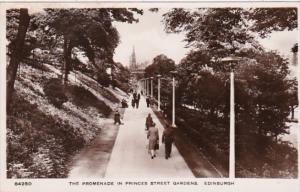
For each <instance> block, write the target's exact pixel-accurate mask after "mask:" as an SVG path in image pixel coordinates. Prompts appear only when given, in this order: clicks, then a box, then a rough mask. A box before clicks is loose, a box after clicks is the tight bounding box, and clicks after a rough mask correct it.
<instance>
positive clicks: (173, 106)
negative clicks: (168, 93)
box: [171, 71, 177, 128]
mask: <svg viewBox="0 0 300 192" xmlns="http://www.w3.org/2000/svg"><path fill="white" fill-rule="evenodd" d="M171 74H172V75H173V79H172V85H173V86H172V87H173V90H172V127H173V128H175V127H176V125H175V75H176V74H177V72H176V71H171Z"/></svg>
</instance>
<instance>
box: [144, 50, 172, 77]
mask: <svg viewBox="0 0 300 192" xmlns="http://www.w3.org/2000/svg"><path fill="white" fill-rule="evenodd" d="M174 69H175V62H174V61H173V60H172V59H170V58H168V57H167V56H165V55H163V54H162V55H158V56H156V57H155V58H154V59H153V61H152V64H151V65H149V66H148V67H146V69H145V76H146V77H153V76H155V75H156V74H160V75H170V74H169V72H170V71H172V70H174Z"/></svg>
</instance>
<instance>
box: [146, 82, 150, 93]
mask: <svg viewBox="0 0 300 192" xmlns="http://www.w3.org/2000/svg"><path fill="white" fill-rule="evenodd" d="M149 80H150V79H149V78H147V96H148V95H150V81H149Z"/></svg>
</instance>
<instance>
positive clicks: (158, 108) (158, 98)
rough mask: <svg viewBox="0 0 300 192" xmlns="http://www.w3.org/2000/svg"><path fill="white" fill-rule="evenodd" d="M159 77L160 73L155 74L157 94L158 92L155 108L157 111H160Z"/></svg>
mask: <svg viewBox="0 0 300 192" xmlns="http://www.w3.org/2000/svg"><path fill="white" fill-rule="evenodd" d="M160 77H161V75H157V89H158V90H157V94H158V96H157V100H158V102H157V110H158V111H160Z"/></svg>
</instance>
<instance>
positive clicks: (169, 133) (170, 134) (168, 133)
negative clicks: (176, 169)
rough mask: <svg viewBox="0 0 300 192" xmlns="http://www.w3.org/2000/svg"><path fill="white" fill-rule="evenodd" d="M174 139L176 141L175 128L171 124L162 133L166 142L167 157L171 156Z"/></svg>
mask: <svg viewBox="0 0 300 192" xmlns="http://www.w3.org/2000/svg"><path fill="white" fill-rule="evenodd" d="M173 141H174V130H173V128H172V127H171V126H170V125H167V127H166V128H165V130H164V132H163V135H162V143H165V158H166V159H168V158H170V155H171V151H172V143H173Z"/></svg>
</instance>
